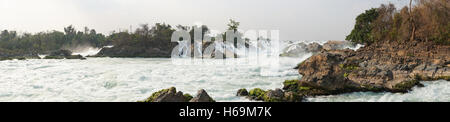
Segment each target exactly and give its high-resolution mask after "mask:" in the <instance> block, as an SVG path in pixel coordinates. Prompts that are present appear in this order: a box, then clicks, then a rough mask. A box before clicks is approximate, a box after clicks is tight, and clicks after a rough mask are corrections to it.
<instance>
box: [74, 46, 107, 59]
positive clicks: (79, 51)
mask: <svg viewBox="0 0 450 122" xmlns="http://www.w3.org/2000/svg"><path fill="white" fill-rule="evenodd" d="M112 47H114V46H112V45H110V46H104V47H102V48H97V47H79V48H76V49H72V51H73V55H81V56H83V57H86V56H93V55H96V54H98V53H99V52H100V51H101V50H102V49H103V48H112Z"/></svg>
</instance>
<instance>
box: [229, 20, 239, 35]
mask: <svg viewBox="0 0 450 122" xmlns="http://www.w3.org/2000/svg"><path fill="white" fill-rule="evenodd" d="M239 25H240V22H237V21H235V20H233V19H230V23H228V30H233V31H234V32H236V31H237V29H238V28H239Z"/></svg>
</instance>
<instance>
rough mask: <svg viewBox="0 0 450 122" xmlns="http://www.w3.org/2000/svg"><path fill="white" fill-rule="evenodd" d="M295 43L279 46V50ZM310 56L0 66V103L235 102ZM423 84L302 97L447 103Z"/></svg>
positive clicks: (292, 74) (273, 83)
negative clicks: (242, 92) (166, 95)
mask: <svg viewBox="0 0 450 122" xmlns="http://www.w3.org/2000/svg"><path fill="white" fill-rule="evenodd" d="M299 42H300V41H297V42H293V43H283V44H282V45H283V46H282V47H283V48H282V49H284V48H287V47H289V46H292V45H293V44H296V43H299ZM313 42H314V41H313ZM323 43H324V42H321V43H320V44H323ZM353 48H358V47H353ZM97 50H98V51H99V49H96V48H86V49H84V50H79V51H74V52H75V53H76V54H80V55H91V54H94V53H96V52H98V51H97ZM310 56H312V54H310V53H304V54H302V55H300V56H298V57H280V58H279V65H276V66H277V67H266V66H261V65H203V64H202V63H198V65H174V64H173V62H172V60H171V59H169V58H88V59H87V60H45V59H30V60H25V61H19V60H8V61H0V101H113V102H114V101H129V102H133V101H137V100H143V99H145V98H146V97H148V96H150V95H151V94H152V93H153V92H156V91H159V90H161V89H165V88H169V87H173V86H174V87H176V88H177V90H179V91H183V92H184V93H189V94H192V95H195V94H196V93H197V90H199V89H205V90H206V91H207V92H208V94H209V95H210V96H211V97H213V98H214V99H215V100H216V101H248V100H247V99H245V98H243V97H236V96H235V95H236V91H237V90H238V89H240V88H247V89H253V88H262V89H264V90H268V89H275V88H282V87H283V85H282V83H283V81H284V80H287V79H298V78H300V77H301V76H300V75H299V74H298V71H297V70H295V69H293V67H295V66H296V65H297V64H298V63H300V62H302V61H303V60H306V59H307V58H308V57H310ZM246 59H247V58H238V59H225V60H222V59H204V60H203V62H214V61H226V62H230V63H231V64H232V63H241V62H242V61H246ZM180 60H190V59H186V58H185V59H183V58H181V59H180ZM194 63H195V62H194ZM424 84H425V87H423V88H414V90H413V91H412V92H410V93H407V94H393V93H371V92H358V93H350V94H343V95H335V96H323V97H316V98H308V101H311V102H314V101H450V99H449V98H450V83H449V82H447V81H435V82H424Z"/></svg>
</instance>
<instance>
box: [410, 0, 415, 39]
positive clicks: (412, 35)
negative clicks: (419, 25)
mask: <svg viewBox="0 0 450 122" xmlns="http://www.w3.org/2000/svg"><path fill="white" fill-rule="evenodd" d="M412 2H413V0H409V22H410V23H411V27H412V31H411V38H410V41H414V37H415V33H416V24H414V17H413V13H412Z"/></svg>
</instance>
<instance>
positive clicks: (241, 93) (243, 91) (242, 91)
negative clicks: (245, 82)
mask: <svg viewBox="0 0 450 122" xmlns="http://www.w3.org/2000/svg"><path fill="white" fill-rule="evenodd" d="M236 96H248V91H247V89H239V90H238V91H237V93H236Z"/></svg>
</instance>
